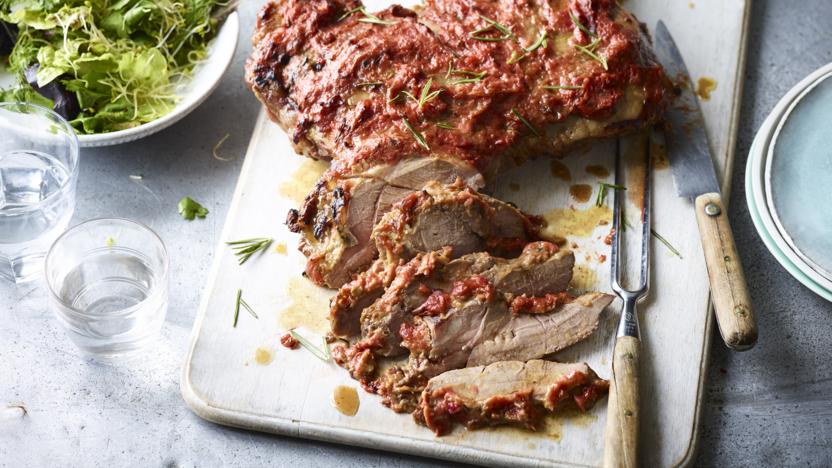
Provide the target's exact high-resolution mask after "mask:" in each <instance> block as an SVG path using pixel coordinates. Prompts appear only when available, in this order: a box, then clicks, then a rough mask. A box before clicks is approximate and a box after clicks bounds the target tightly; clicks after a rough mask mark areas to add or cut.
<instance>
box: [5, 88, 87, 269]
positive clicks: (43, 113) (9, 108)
mask: <svg viewBox="0 0 832 468" xmlns="http://www.w3.org/2000/svg"><path fill="white" fill-rule="evenodd" d="M77 179H78V138H77V137H76V136H75V132H74V131H73V129H72V127H71V126H70V125H69V124H68V123H67V122H66V120H64V119H63V118H62V117H61V116H59V115H58V114H56V113H54V112H52V111H51V110H49V109H46V108H43V107H40V106H36V105H32V104H25V103H0V278H3V279H6V280H9V281H14V282H17V283H22V282H25V281H29V280H32V279H35V278H39V277H40V274H41V271H42V269H43V257H44V255H46V251H47V249H48V248H49V245H51V244H52V241H54V240H55V238H56V237H58V235H59V234H61V233H62V232H63V231H64V230H65V229H66V227H67V225H68V224H69V220H70V218H72V213H73V211H74V210H75V184H76V180H77Z"/></svg>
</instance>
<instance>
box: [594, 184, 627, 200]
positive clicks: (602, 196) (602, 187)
mask: <svg viewBox="0 0 832 468" xmlns="http://www.w3.org/2000/svg"><path fill="white" fill-rule="evenodd" d="M607 189H613V190H627V187H625V186H623V185H616V184H608V183H606V182H598V196H597V197H595V206H603V205H604V201H605V200H606V198H607Z"/></svg>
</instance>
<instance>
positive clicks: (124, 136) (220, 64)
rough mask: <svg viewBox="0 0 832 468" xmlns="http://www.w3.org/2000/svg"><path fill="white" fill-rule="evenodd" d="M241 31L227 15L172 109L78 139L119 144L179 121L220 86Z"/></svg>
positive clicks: (0, 75) (6, 77)
mask: <svg viewBox="0 0 832 468" xmlns="http://www.w3.org/2000/svg"><path fill="white" fill-rule="evenodd" d="M239 33H240V17H239V15H238V14H237V12H236V11H235V12H233V13H231V14H230V15H228V18H226V19H225V22H223V25H222V26H221V27H220V30H219V31H218V32H217V37H215V38H214V39H213V40H212V41H211V43H210V44H209V45H208V55H207V56H206V58H205V61H204V62H203V63H201V64H199V65H198V66H197V67H196V68H195V69H194V73H193V76H192V77H191V79H190V80H188V82H187V83H184V84H183V85H182V86H181V88H180V90H179V92H178V93H177V94H179V95H180V97H181V98H182V99H181V100H180V101H179V103H177V104H176V107H174V108H173V110H172V111H171V112H169V113H168V114H165V115H164V116H162V117H160V118H158V119H156V120H154V121H152V122H148V123H146V124H142V125H139V126H138V127H133V128H128V129H126V130H119V131H117V132H109V133H97V134H92V135H78V143H79V144H80V145H81V146H82V147H95V146H110V145H118V144H121V143H127V142H130V141H135V140H138V139H139V138H144V137H146V136H148V135H152V134H154V133H156V132H158V131H160V130H163V129H165V128H167V127H169V126H171V125H173V124H174V123H176V122H178V121H179V120H180V119H182V118H183V117H185V116H186V115H188V114H189V113H190V112H191V111H193V110H194V109H196V108H197V106H199V105H200V104H202V102H203V101H205V99H206V98H207V97H208V96H209V95H210V94H211V92H213V91H214V89H215V88H216V87H217V85H218V84H219V82H220V79H221V78H222V76H223V74H225V71H226V70H227V69H228V66H229V65H230V64H231V59H232V58H233V57H234V52H235V51H236V50H237V38H238V36H239V35H240V34H239ZM10 78H11V75H10V74H9V73H6V72H5V71H2V70H0V83H4V84H8V83H13V82H14V80H13V78H12V79H10Z"/></svg>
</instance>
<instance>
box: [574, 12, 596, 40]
mask: <svg viewBox="0 0 832 468" xmlns="http://www.w3.org/2000/svg"><path fill="white" fill-rule="evenodd" d="M569 18H570V19H572V24H574V25H575V26H576V27H577V28H578V29H580V30H581V31H583V32H585V33H586V34H587V35H588V36H589V37H597V36H598V35H597V34H595V33H594V32H592V31H590V30H589V28H587V27H586V26H584V25H583V24H581V22H580V21H579V20H578V17H577V16H575V14H574V13H572V11H571V10H570V11H569Z"/></svg>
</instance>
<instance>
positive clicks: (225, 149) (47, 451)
mask: <svg viewBox="0 0 832 468" xmlns="http://www.w3.org/2000/svg"><path fill="white" fill-rule="evenodd" d="M259 3H260V2H257V1H249V2H243V6H242V13H243V14H242V18H243V27H242V31H243V37H242V38H241V47H240V50H239V51H238V54H237V58H236V60H235V63H234V65H233V66H232V69H231V72H230V73H229V74H228V75H227V76H226V77H225V79H224V80H223V82H222V84H221V86H220V87H219V89H218V90H217V92H216V93H214V95H213V96H212V97H211V98H210V99H209V100H208V101H207V102H206V103H205V104H203V105H202V106H201V107H200V108H199V109H197V110H196V111H195V112H194V113H193V114H192V115H191V116H189V117H188V118H186V119H185V120H183V121H182V122H180V123H179V124H177V125H176V126H174V127H172V128H171V129H169V130H167V131H164V132H162V133H161V134H159V135H156V136H153V137H150V138H147V139H144V140H142V141H141V142H140V143H137V144H129V145H123V146H118V147H114V148H109V149H98V150H85V151H84V152H83V155H82V162H81V176H80V182H79V189H78V200H77V201H78V208H77V211H76V214H75V220H74V222H78V221H81V220H85V219H89V218H93V217H100V216H122V217H127V218H133V219H137V220H142V221H144V222H145V223H148V224H149V225H150V226H151V227H152V228H153V229H155V230H156V231H157V232H158V233H159V234H160V235H161V236H162V238H163V239H164V241H165V242H166V243H167V246H168V248H169V250H170V253H171V264H172V266H173V271H172V281H171V288H172V294H171V302H170V309H169V312H168V320H167V322H166V324H165V327H164V330H163V337H162V338H163V339H162V340H161V344H160V345H159V349H158V350H156V352H155V353H153V356H152V357H150V356H145V357H143V358H142V359H140V360H138V361H136V362H132V363H130V364H129V365H127V364H121V365H104V364H96V363H92V362H89V361H87V360H84V359H80V358H79V357H78V355H77V351H76V350H75V348H74V347H73V346H72V344H71V343H70V342H69V341H68V340H67V338H66V337H65V335H64V333H63V330H61V329H60V328H59V325H58V324H57V323H56V321H55V319H54V318H53V316H52V314H51V313H50V312H49V311H48V309H47V303H46V294H45V291H44V288H43V287H42V285H40V284H32V285H27V286H23V287H19V288H15V287H13V286H10V285H7V284H3V285H0V316H2V320H0V466H10V467H12V466H13V467H19V466H46V465H49V466H126V465H130V466H160V465H164V466H196V465H200V466H217V465H236V466H252V465H281V466H287V465H291V466H295V467H303V466H329V465H333V464H335V463H337V464H338V465H340V466H345V467H349V466H436V465H438V464H439V463H437V462H435V461H433V460H426V459H418V458H413V457H406V456H401V455H397V454H389V453H384V452H376V451H368V450H358V449H353V448H350V447H345V446H338V445H331V444H322V443H317V442H310V441H305V440H298V439H291V438H282V437H273V436H268V435H263V434H258V433H251V432H245V431H238V430H233V429H228V428H224V427H219V426H216V425H213V424H211V423H208V422H205V421H203V420H201V419H199V418H198V417H196V416H195V415H194V414H192V413H191V412H190V411H189V410H188V409H187V408H186V407H185V404H184V403H183V401H182V399H181V397H180V395H179V369H180V365H181V364H182V356H183V355H184V351H185V348H186V346H187V342H188V337H189V333H190V330H191V325H192V322H193V319H194V313H195V309H196V306H197V303H198V299H199V295H200V290H201V288H202V285H203V284H205V280H206V274H207V270H208V268H209V265H210V264H211V256H212V250H213V249H214V247H215V245H216V241H217V236H218V235H219V233H220V230H221V227H222V223H223V221H224V219H225V215H226V211H227V209H228V204H229V202H230V200H231V194H232V191H233V189H234V184H235V182H236V178H237V174H238V172H239V169H240V164H241V157H242V156H243V154H244V152H245V148H246V144H247V142H248V138H249V134H250V132H251V129H252V127H253V124H254V119H255V116H256V114H257V108H258V105H257V103H256V102H255V100H254V98H253V97H252V96H251V95H250V93H249V92H248V91H247V90H246V89H245V88H244V86H243V84H242V79H241V76H242V63H243V60H244V57H245V56H246V54H247V53H248V50H249V46H248V37H246V36H247V35H248V33H247V31H250V30H251V27H252V23H253V19H254V12H255V10H256V7H257V5H258V4H259ZM795 5H796V4H795V3H793V2H786V1H755V2H754V5H753V12H752V19H751V37H750V41H749V47H748V49H749V54H748V65H747V71H746V75H745V77H746V82H745V99H744V104H743V108H742V123H741V126H740V128H741V132H740V138H739V142H738V147H737V161H736V170H735V172H734V177H733V193H734V194H735V196H734V201H735V203H733V204H732V210H731V211H732V212H731V216H732V220H733V223H734V229H735V233H736V237H737V244H738V245H739V249H740V254H741V256H742V259H743V262H744V264H745V267H746V274H747V277H748V283H749V286H750V287H751V292H752V297H753V298H754V302H755V305H756V307H757V311H758V317H759V321H760V341H759V344H758V345H757V347H756V348H755V349H754V350H752V351H749V352H746V353H734V352H730V351H727V350H726V348H725V347H724V346H723V345H722V344H721V342H720V340H719V338H718V337H714V338H715V339H714V340H713V346H714V349H713V359H712V363H711V365H710V368H709V371H708V385H707V393H706V395H705V400H704V409H703V414H702V437H701V440H700V445H699V447H700V449H699V454H698V458H697V460H696V463H695V464H696V465H697V466H755V465H756V466H785V465H814V466H824V465H826V466H829V465H832V448H830V447H832V392H830V391H829V384H830V381H832V363H830V360H829V356H830V355H832V334H830V333H828V330H829V322H830V320H832V317H830V315H832V305H830V304H829V303H828V302H825V301H824V300H822V299H821V298H820V297H817V296H815V295H814V294H813V293H811V292H810V291H809V290H807V289H805V288H804V287H803V286H801V285H800V283H798V282H797V281H796V280H794V279H792V278H791V277H790V276H789V275H788V274H787V273H786V272H785V271H784V270H783V269H782V268H781V267H780V265H779V264H777V263H776V261H775V260H774V258H773V257H772V256H771V255H770V254H769V253H768V251H766V250H765V248H764V246H763V244H762V243H761V242H760V241H759V240H758V238H757V235H756V232H755V231H754V228H753V226H752V224H751V220H750V218H749V216H748V212H747V209H746V207H745V203H744V196H743V190H744V187H743V174H744V169H745V159H746V154H747V152H748V148H749V145H750V143H751V139H752V137H753V135H754V131H755V129H756V128H757V127H758V126H759V125H760V123H761V122H762V121H763V119H764V117H765V115H766V114H767V112H768V111H769V110H770V109H771V108H772V107H773V106H774V104H775V102H776V101H777V100H778V99H779V98H780V96H782V95H783V93H785V92H786V91H787V90H788V89H789V88H790V87H791V86H792V85H794V84H795V83H796V82H797V81H799V80H800V79H801V78H802V77H804V76H805V75H806V74H808V73H809V72H811V71H812V70H814V69H816V68H817V67H819V66H820V65H822V64H824V63H827V62H830V61H832V19H830V18H832V2H828V1H825V0H814V1H807V2H801V4H800V7H799V8H795ZM226 133H228V134H229V138H228V140H227V141H226V142H225V143H224V144H223V146H222V148H221V154H222V155H223V156H224V157H231V158H234V159H233V160H232V161H230V162H222V161H218V160H216V159H214V158H213V157H212V153H211V150H212V147H213V146H214V145H215V144H216V143H217V142H218V141H219V140H220V139H221V138H222V137H223V136H224V135H226ZM131 174H141V175H143V177H144V179H143V180H142V181H134V180H131V179H130V178H129V176H130V175H131ZM819 189H820V190H824V189H827V190H828V188H819ZM185 195H188V196H191V197H193V198H195V199H197V200H200V201H201V202H203V203H204V204H205V205H206V206H207V207H208V208H209V209H210V210H211V214H210V215H209V216H208V218H207V219H205V220H203V221H195V222H192V223H187V222H185V221H183V220H182V219H181V218H180V217H179V216H178V214H177V213H176V202H177V201H178V200H179V198H181V197H182V196H185ZM14 405H23V406H25V408H26V411H27V412H28V414H26V415H25V416H23V413H22V411H21V410H20V409H18V408H17V407H15V406H14Z"/></svg>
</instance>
